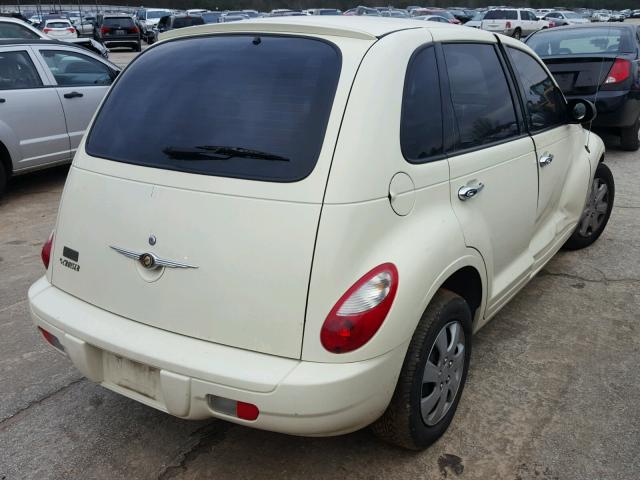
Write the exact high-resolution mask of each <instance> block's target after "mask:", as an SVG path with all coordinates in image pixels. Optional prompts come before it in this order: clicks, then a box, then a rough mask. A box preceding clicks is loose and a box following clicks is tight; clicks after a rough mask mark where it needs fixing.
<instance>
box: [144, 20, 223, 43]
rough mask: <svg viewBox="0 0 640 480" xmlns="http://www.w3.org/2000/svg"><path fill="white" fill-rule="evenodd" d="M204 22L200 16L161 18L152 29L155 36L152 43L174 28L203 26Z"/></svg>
mask: <svg viewBox="0 0 640 480" xmlns="http://www.w3.org/2000/svg"><path fill="white" fill-rule="evenodd" d="M218 21H220V19H218ZM205 23H207V22H205V21H204V19H203V18H202V16H200V15H167V16H165V17H162V18H161V19H160V21H159V22H158V25H157V26H156V28H154V29H153V31H154V33H155V36H154V38H153V40H152V42H157V41H158V35H160V34H161V33H162V32H168V31H169V30H175V29H176V28H185V27H193V26H195V25H204V24H205Z"/></svg>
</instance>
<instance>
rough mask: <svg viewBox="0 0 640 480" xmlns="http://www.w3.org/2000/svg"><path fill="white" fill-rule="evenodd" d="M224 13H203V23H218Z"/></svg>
mask: <svg viewBox="0 0 640 480" xmlns="http://www.w3.org/2000/svg"><path fill="white" fill-rule="evenodd" d="M223 13H224V12H205V13H203V14H202V15H200V16H201V17H202V19H203V20H204V23H218V22H219V20H220V17H221V16H222V15H223Z"/></svg>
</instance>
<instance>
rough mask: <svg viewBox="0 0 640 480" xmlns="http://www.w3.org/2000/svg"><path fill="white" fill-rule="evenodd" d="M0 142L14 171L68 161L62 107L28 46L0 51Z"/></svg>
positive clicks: (67, 141) (5, 48) (67, 142)
mask: <svg viewBox="0 0 640 480" xmlns="http://www.w3.org/2000/svg"><path fill="white" fill-rule="evenodd" d="M0 138H1V139H2V140H3V141H4V142H5V143H6V144H7V145H6V146H7V148H8V149H9V152H10V154H11V157H12V161H13V169H14V171H20V170H25V169H29V168H34V167H38V166H40V165H44V164H48V163H59V162H64V161H68V160H69V159H70V154H69V137H68V135H67V128H66V125H65V121H64V112H63V109H62V104H61V103H60V99H59V98H58V95H57V93H56V91H55V88H53V87H52V86H51V85H50V82H49V79H48V77H47V76H46V73H45V72H44V70H43V69H42V68H41V67H40V65H39V63H38V62H37V61H35V59H34V57H33V52H32V51H31V49H30V48H29V47H28V46H13V47H2V48H0Z"/></svg>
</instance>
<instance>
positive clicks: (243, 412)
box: [236, 402, 260, 420]
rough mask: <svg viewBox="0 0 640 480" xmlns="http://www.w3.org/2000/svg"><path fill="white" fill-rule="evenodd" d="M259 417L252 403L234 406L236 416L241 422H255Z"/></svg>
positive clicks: (258, 412) (240, 403)
mask: <svg viewBox="0 0 640 480" xmlns="http://www.w3.org/2000/svg"><path fill="white" fill-rule="evenodd" d="M258 415H260V411H259V410H258V407H256V406H255V405H254V404H252V403H245V402H238V403H237V404H236V416H237V417H238V418H241V419H243V420H255V419H256V418H258Z"/></svg>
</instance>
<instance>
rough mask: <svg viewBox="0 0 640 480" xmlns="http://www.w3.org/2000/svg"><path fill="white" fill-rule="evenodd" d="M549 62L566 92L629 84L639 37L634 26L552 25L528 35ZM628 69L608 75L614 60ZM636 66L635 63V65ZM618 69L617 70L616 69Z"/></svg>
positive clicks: (583, 92) (580, 92)
mask: <svg viewBox="0 0 640 480" xmlns="http://www.w3.org/2000/svg"><path fill="white" fill-rule="evenodd" d="M527 45H529V47H531V48H532V49H533V50H534V51H535V52H536V53H537V54H538V55H539V56H540V57H541V58H542V59H543V60H544V62H545V64H546V65H547V67H548V68H549V70H550V71H551V73H552V74H553V76H554V77H555V79H556V81H557V82H558V85H559V86H560V88H561V89H562V91H563V92H564V93H565V95H593V94H595V93H596V92H597V91H598V89H599V88H601V87H602V86H606V88H607V89H624V88H627V89H628V88H629V87H630V84H631V79H632V77H633V75H632V71H631V63H628V62H629V61H630V59H631V58H635V54H634V53H633V52H635V49H636V47H635V40H634V37H633V35H632V34H631V33H630V29H627V28H620V27H614V26H588V27H576V28H572V27H568V28H558V29H555V28H554V29H550V30H546V31H543V32H539V33H537V34H534V35H532V36H531V37H530V38H529V39H527ZM616 61H618V62H623V63H624V62H627V64H625V65H621V67H623V69H624V70H625V71H626V76H625V77H624V80H620V77H619V75H618V74H619V73H625V72H622V71H619V72H617V73H618V74H616V75H614V77H615V78H613V79H608V77H609V76H610V73H611V72H612V67H613V65H614V63H615V62H616ZM634 68H635V67H634ZM613 72H614V73H616V71H615V70H614V71H613ZM618 80H619V81H618Z"/></svg>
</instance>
